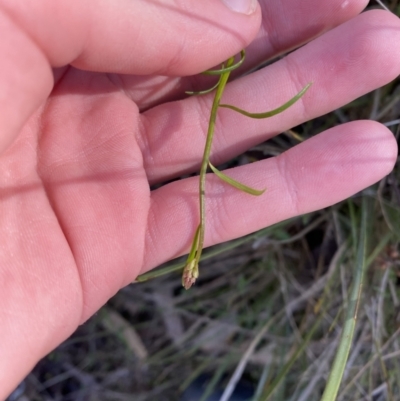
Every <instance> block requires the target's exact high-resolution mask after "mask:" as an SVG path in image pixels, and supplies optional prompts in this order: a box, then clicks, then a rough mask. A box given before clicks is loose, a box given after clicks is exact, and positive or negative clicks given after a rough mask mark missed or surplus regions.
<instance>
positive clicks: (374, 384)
mask: <svg viewBox="0 0 400 401" xmlns="http://www.w3.org/2000/svg"><path fill="white" fill-rule="evenodd" d="M386 5H387V6H388V7H389V8H390V9H391V10H392V11H393V12H395V13H396V14H397V15H400V14H399V12H400V1H399V0H391V1H389V0H388V1H386ZM370 7H377V3H376V2H372V1H371V4H370ZM399 116H400V81H399V80H398V79H397V80H396V81H394V82H392V83H391V84H389V85H387V86H386V87H384V88H381V89H378V90H376V91H375V92H373V93H370V94H368V95H366V96H364V97H362V98H360V99H357V100H356V101H354V102H353V103H351V104H349V105H346V106H345V107H343V108H341V109H339V110H336V111H334V112H333V113H330V114H329V115H325V116H323V117H321V118H318V119H316V120H313V121H310V122H308V123H306V124H304V125H302V126H298V127H295V128H293V130H292V131H289V132H286V133H284V134H283V135H280V136H279V137H276V138H274V139H272V140H270V141H268V142H265V143H263V144H261V145H259V146H257V147H256V148H253V149H251V150H249V151H248V152H246V154H244V155H242V156H241V157H239V158H237V159H235V160H234V161H233V162H231V163H230V164H229V165H227V166H232V165H235V164H241V163H247V162H251V161H254V160H260V159H263V158H267V157H272V156H276V155H278V154H280V153H282V152H284V151H285V150H287V149H288V148H290V147H292V146H294V145H296V144H297V143H298V141H299V140H306V139H307V138H309V137H311V136H313V135H317V134H318V133H319V132H321V131H323V130H325V129H328V128H330V127H332V126H335V125H337V124H341V123H344V122H347V121H352V120H356V119H373V120H377V121H380V122H382V123H385V124H386V125H387V126H389V127H390V129H392V131H393V134H394V135H396V137H397V138H398V137H399V129H398V127H399V123H400V120H399ZM399 179H400V167H399V166H398V165H397V166H396V168H395V169H394V171H393V172H392V173H391V174H390V175H389V176H388V177H386V178H385V179H384V180H383V181H381V182H380V183H379V184H377V185H375V186H373V187H371V188H368V189H367V190H365V191H363V193H360V194H357V195H355V196H354V197H352V198H351V199H349V200H347V201H344V202H342V203H339V204H337V205H334V206H333V207H330V208H328V209H325V210H321V211H318V212H315V213H312V214H309V215H306V216H302V217H299V218H296V219H293V220H290V221H286V222H283V223H281V224H279V225H276V226H274V227H270V228H268V229H265V230H263V231H261V232H259V233H256V234H255V235H252V236H249V237H247V238H244V239H242V240H239V241H236V242H233V243H228V244H224V245H221V246H218V247H215V248H213V249H211V250H208V253H210V251H212V252H213V254H214V256H213V257H212V258H209V259H208V260H207V261H206V262H203V263H202V274H201V277H200V279H199V281H198V283H197V284H196V286H194V287H193V288H192V289H191V290H190V291H184V290H183V289H182V287H181V284H180V283H181V279H180V273H179V272H178V273H173V274H170V275H166V276H163V277H160V278H157V279H154V280H151V281H148V282H145V283H141V284H133V285H131V286H129V287H126V288H124V289H123V290H121V291H120V292H119V293H118V294H117V295H116V296H115V297H114V298H113V299H111V300H110V301H109V302H108V304H107V305H106V306H105V307H104V308H103V309H102V310H101V311H100V312H99V313H97V314H96V315H95V316H94V317H93V318H92V319H90V320H89V321H88V322H87V323H86V324H85V325H83V326H82V327H80V328H79V329H78V330H77V332H76V333H75V334H74V335H73V336H72V337H71V338H70V339H69V340H67V341H66V342H65V343H64V344H62V345H61V346H60V347H59V348H58V349H57V350H55V351H54V352H52V353H51V354H50V355H49V356H48V357H47V358H45V359H43V360H42V361H41V362H40V363H39V364H38V365H37V366H36V368H35V369H34V371H33V372H32V373H31V374H30V375H29V376H28V377H27V378H26V380H24V382H23V383H21V385H20V386H19V388H18V389H17V390H16V391H15V392H14V393H13V395H12V396H11V397H10V398H9V400H10V401H17V400H18V401H24V400H57V401H67V400H74V401H78V400H85V401H86V400H99V401H102V400H113V401H117V400H121V401H125V400H135V401H142V400H143V401H147V400H156V401H178V400H182V401H183V400H185V401H192V400H193V401H194V400H196V401H198V400H211V399H212V400H219V399H220V397H221V393H222V390H218V388H219V389H224V388H227V387H228V388H232V389H233V388H234V387H235V386H234V385H233V384H234V383H233V381H232V377H233V375H234V372H235V371H236V376H237V379H238V380H239V379H240V380H239V384H238V388H239V393H240V394H241V395H240V396H237V397H239V398H232V400H233V399H235V400H238V401H239V400H242V401H244V400H253V401H256V400H257V401H259V400H260V401H261V400H267V399H268V400H274V401H279V400H285V401H291V400H293V401H303V400H304V401H305V400H307V401H313V400H315V401H317V400H320V399H321V395H322V393H323V390H324V388H325V385H326V380H327V377H328V375H329V372H330V370H331V367H332V363H333V358H334V356H335V352H336V350H337V347H338V343H339V340H340V335H341V332H342V328H343V324H344V322H345V313H346V309H347V307H348V301H349V293H350V287H351V284H352V281H353V278H354V277H353V275H354V265H355V260H356V246H355V244H356V240H355V239H356V238H357V235H358V233H357V232H356V231H357V227H359V220H360V214H361V213H360V209H361V204H362V199H363V198H364V200H365V199H366V200H367V203H368V205H369V207H370V212H369V218H368V223H369V227H367V228H366V230H367V231H368V233H369V234H370V236H369V242H368V247H367V262H366V264H367V270H366V279H365V282H364V287H363V292H362V295H361V300H360V304H359V310H358V321H357V325H356V328H355V333H354V342H353V344H352V348H351V350H350V355H349V360H348V363H347V366H346V369H345V372H344V379H343V384H342V386H341V387H340V390H339V395H338V400H341V401H347V400H371V401H372V400H373V401H383V400H389V401H395V400H399V399H400V396H399V394H400V358H399V356H400V336H399V334H400V308H399V305H400V251H399V249H400V248H399V241H400V188H399V182H400V180H399ZM205 253H206V254H207V251H206V252H205ZM218 391H219V393H218ZM236 391H238V389H236ZM216 392H217V393H218V395H216ZM212 393H214V394H215V395H214V397H215V398H208V397H209V395H210V394H212ZM236 394H238V393H236ZM240 397H241V398H240ZM222 399H223V398H222Z"/></svg>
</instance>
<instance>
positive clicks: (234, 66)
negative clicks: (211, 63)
mask: <svg viewBox="0 0 400 401" xmlns="http://www.w3.org/2000/svg"><path fill="white" fill-rule="evenodd" d="M245 57H246V53H245V51H244V50H242V51H241V52H240V60H239V61H238V62H237V63H236V64H232V65H231V66H228V67H224V66H222V68H221V69H219V70H208V71H204V72H202V74H203V75H222V74H225V73H226V72H231V71H233V70H236V69H237V68H239V67H240V66H241V65H242V64H243V62H244V59H245Z"/></svg>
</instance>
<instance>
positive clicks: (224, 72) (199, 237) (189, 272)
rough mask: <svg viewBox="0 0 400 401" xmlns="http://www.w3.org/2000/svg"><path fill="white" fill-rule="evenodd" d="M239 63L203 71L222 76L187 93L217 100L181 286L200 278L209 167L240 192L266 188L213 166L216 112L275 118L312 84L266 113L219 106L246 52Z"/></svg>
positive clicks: (209, 127)
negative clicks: (225, 110)
mask: <svg viewBox="0 0 400 401" xmlns="http://www.w3.org/2000/svg"><path fill="white" fill-rule="evenodd" d="M240 56H241V57H240V60H239V61H238V62H237V63H235V57H231V58H229V59H228V60H227V61H226V62H225V63H224V64H222V66H221V69H219V70H209V71H205V72H203V74H205V75H217V76H219V80H218V82H217V83H216V84H215V85H214V86H213V87H212V88H210V89H207V90H204V91H199V92H187V94H189V95H203V94H206V93H210V92H212V91H213V90H215V96H214V101H213V104H212V107H211V113H210V120H209V123H208V132H207V138H206V144H205V147H204V153H203V159H202V162H201V168H200V179H199V200H200V222H199V225H198V227H197V229H196V231H195V234H194V237H193V241H192V245H191V247H190V252H189V255H188V258H187V260H186V264H185V267H184V269H183V275H182V285H183V286H184V287H185V288H186V289H189V288H190V287H191V286H192V285H193V284H194V282H195V281H196V279H197V278H198V276H199V262H200V258H201V253H202V251H203V245H204V233H205V226H206V215H205V197H206V173H207V169H208V167H210V169H211V171H212V172H213V173H215V175H216V176H217V177H219V178H220V179H221V180H222V181H225V182H226V183H227V184H229V185H232V186H233V187H235V188H237V189H240V190H241V191H243V192H246V193H248V194H250V195H254V196H259V195H262V194H263V193H264V192H265V190H266V189H261V190H258V189H254V188H250V187H248V186H247V185H244V184H242V183H240V182H238V181H236V180H234V179H233V178H230V177H228V176H227V175H225V174H224V173H222V172H221V171H219V170H217V168H215V167H214V166H213V165H212V164H211V163H210V153H211V145H212V140H213V137H214V128H215V121H216V118H217V111H218V108H219V107H225V108H228V109H231V110H234V111H236V112H238V113H241V114H243V115H245V116H247V117H251V118H268V117H272V116H275V115H276V114H279V113H282V112H283V111H284V110H286V109H287V108H289V107H290V106H291V105H292V104H294V103H295V102H296V101H297V100H299V99H300V98H301V97H302V96H303V95H304V93H305V92H306V91H307V90H308V88H309V87H310V85H311V83H309V84H308V85H306V86H305V87H304V88H303V89H302V90H301V91H300V92H299V93H298V94H297V95H296V96H294V97H293V98H292V99H290V100H289V101H288V102H286V103H285V104H283V105H282V106H280V107H278V108H276V109H274V110H271V111H267V112H265V113H249V112H247V111H245V110H242V109H239V108H238V107H235V106H232V105H229V104H220V100H221V97H222V94H223V93H224V89H225V86H226V84H227V82H228V79H229V75H230V73H231V72H232V71H233V70H235V69H237V68H238V67H240V66H241V65H242V64H243V61H244V58H245V51H244V50H242V51H241V53H240Z"/></svg>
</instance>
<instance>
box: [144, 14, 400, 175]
mask: <svg viewBox="0 0 400 401" xmlns="http://www.w3.org/2000/svg"><path fill="white" fill-rule="evenodd" d="M399 28H400V21H399V19H398V18H397V17H395V16H393V15H392V14H389V13H387V12H384V11H373V12H372V11H371V12H367V13H364V14H361V15H360V16H358V17H356V18H354V19H352V20H351V21H349V22H347V23H345V24H343V25H341V26H339V27H337V28H335V29H334V30H332V31H329V32H327V33H326V34H324V35H323V36H321V37H319V38H317V39H315V40H314V41H312V42H311V43H309V44H308V45H306V46H304V47H302V48H300V49H298V50H297V51H295V52H293V53H291V54H290V55H289V56H288V57H286V58H285V59H282V60H280V61H278V62H276V63H275V64H273V65H271V66H269V67H267V68H265V69H263V70H260V71H257V72H256V73H254V74H251V75H249V76H247V77H244V78H242V79H240V80H237V81H234V82H232V83H231V84H229V85H228V86H227V87H226V91H225V93H224V96H223V101H222V102H223V103H228V104H234V105H235V106H237V107H240V108H243V109H245V110H249V111H253V112H262V111H266V110H272V109H274V108H276V107H278V106H280V105H282V104H283V103H285V102H286V101H287V100H288V99H290V98H292V97H293V96H294V95H295V94H296V93H297V92H299V91H300V89H301V88H302V87H304V86H305V85H306V84H307V83H309V82H313V85H312V86H311V88H310V89H309V90H308V92H307V93H306V94H305V95H304V96H303V98H302V99H301V100H300V101H298V102H297V103H296V104H294V105H293V106H291V107H290V108H289V109H288V110H286V111H285V112H283V113H281V114H279V115H277V116H275V117H272V118H268V119H265V120H254V119H250V118H246V117H244V116H243V115H241V114H237V113H235V112H233V111H231V110H227V109H219V111H218V118H217V123H216V130H215V135H214V142H213V147H212V160H213V164H218V163H221V162H223V161H226V160H229V158H232V157H234V156H236V155H238V154H240V153H242V152H243V151H244V150H246V149H248V148H250V147H251V146H254V145H256V144H257V143H260V142H262V141H264V140H266V139H268V138H270V137H272V136H274V135H276V134H277V133H280V132H282V131H285V130H287V129H289V128H291V127H293V126H296V125H298V124H301V123H302V122H304V121H307V120H309V119H312V118H315V117H317V116H320V115H323V114H325V113H328V112H329V111H331V110H334V109H336V108H338V107H341V106H342V105H344V104H346V103H348V102H350V101H352V100H354V99H355V98H357V97H359V96H361V95H363V94H365V93H367V92H369V91H371V90H373V89H375V88H377V87H380V86H382V85H384V84H386V83H388V82H389V81H391V80H392V79H394V78H395V77H396V76H397V75H398V74H399V72H400V55H399V52H398V51H397V47H396V46H397V43H398V40H400V29H399ZM349 37H351V38H352V40H349V39H348V38H349ZM382 66H384V68H382ZM212 98H213V95H212V94H211V95H205V96H198V97H194V98H190V99H186V100H184V101H179V102H174V103H169V104H165V105H162V106H158V107H155V108H153V109H151V110H149V111H147V112H145V113H143V115H142V117H143V125H142V130H141V131H140V133H139V143H140V144H141V147H142V152H143V154H144V161H145V168H146V171H147V175H148V177H149V180H150V181H151V182H158V181H162V180H165V179H168V178H172V177H174V176H176V175H180V174H182V173H188V172H192V171H196V169H198V166H199V161H200V160H201V156H202V152H203V148H204V142H205V133H206V132H207V126H208V119H209V113H210V108H211V103H212Z"/></svg>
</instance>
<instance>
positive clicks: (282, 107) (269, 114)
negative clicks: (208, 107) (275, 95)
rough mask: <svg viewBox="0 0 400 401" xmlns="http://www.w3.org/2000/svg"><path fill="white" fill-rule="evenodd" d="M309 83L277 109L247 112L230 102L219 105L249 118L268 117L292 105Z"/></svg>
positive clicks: (307, 87)
mask: <svg viewBox="0 0 400 401" xmlns="http://www.w3.org/2000/svg"><path fill="white" fill-rule="evenodd" d="M311 85H312V82H310V83H309V84H307V85H306V86H305V87H304V88H303V89H302V90H301V91H300V92H299V93H298V94H297V95H296V96H294V97H292V98H291V99H290V100H289V101H288V102H286V103H285V104H283V105H282V106H280V107H278V108H277V109H274V110H271V111H266V112H265V113H249V112H248V111H245V110H242V109H239V107H236V106H232V105H230V104H220V105H219V107H225V108H227V109H231V110H234V111H237V112H238V113H240V114H243V115H245V116H247V117H250V118H260V119H261V118H268V117H272V116H275V115H276V114H279V113H282V112H283V111H285V110H286V109H288V108H289V107H290V106H292V105H293V104H294V103H296V102H297V101H298V100H299V99H300V98H301V97H302V96H303V95H304V94H305V93H306V92H307V90H308V89H309V88H310V86H311Z"/></svg>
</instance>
